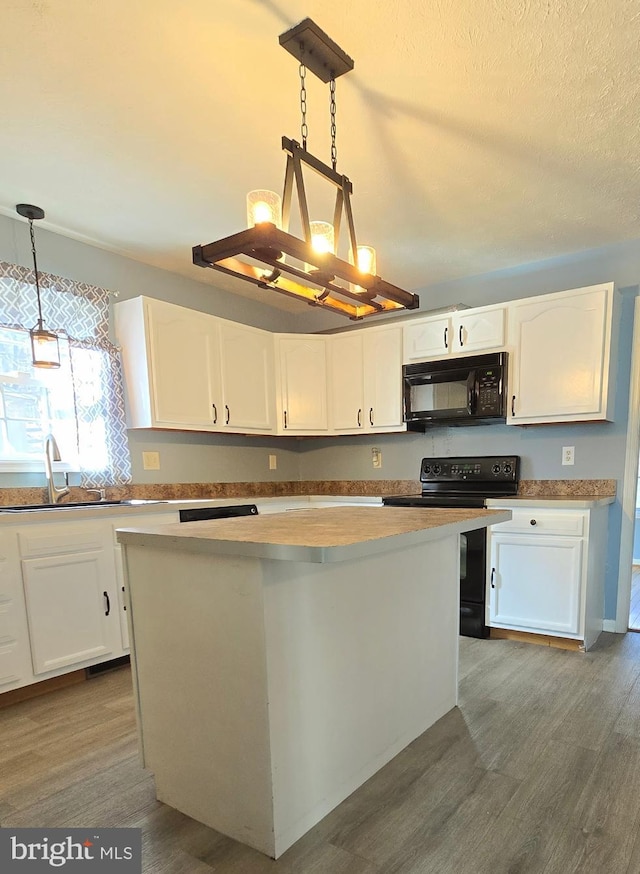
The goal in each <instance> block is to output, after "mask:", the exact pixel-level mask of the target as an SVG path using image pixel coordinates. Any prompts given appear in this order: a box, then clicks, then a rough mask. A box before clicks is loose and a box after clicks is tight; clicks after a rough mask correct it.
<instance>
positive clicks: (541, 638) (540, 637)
mask: <svg viewBox="0 0 640 874" xmlns="http://www.w3.org/2000/svg"><path fill="white" fill-rule="evenodd" d="M489 636H490V638H491V639H492V640H518V641H520V643H535V644H537V645H538V646H552V647H554V648H555V649H568V650H572V651H573V652H584V640H574V639H573V638H571V637H555V636H554V635H552V634H535V633H534V632H529V631H511V629H509V628H492V629H491V634H490V635H489Z"/></svg>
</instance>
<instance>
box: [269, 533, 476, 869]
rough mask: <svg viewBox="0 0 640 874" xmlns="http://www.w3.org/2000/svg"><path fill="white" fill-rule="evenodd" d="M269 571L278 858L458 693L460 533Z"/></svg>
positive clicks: (444, 709) (272, 563) (274, 563)
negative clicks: (335, 560)
mask: <svg viewBox="0 0 640 874" xmlns="http://www.w3.org/2000/svg"><path fill="white" fill-rule="evenodd" d="M265 581H266V586H265V602H264V603H265V628H266V644H267V664H268V680H269V719H270V727H271V758H272V767H273V795H274V823H275V844H276V858H277V857H278V856H279V855H280V854H281V853H283V852H284V851H285V850H286V849H287V847H289V846H290V845H291V844H292V843H293V842H294V841H296V840H297V839H298V838H299V837H300V836H301V835H303V834H304V833H305V832H306V831H307V830H308V829H309V828H311V827H312V826H313V825H314V824H315V823H316V822H318V821H319V820H320V819H322V817H324V816H325V815H326V814H327V813H328V812H329V811H330V810H332V809H333V808H334V807H335V806H336V805H337V804H339V803H340V802H341V801H342V800H343V799H344V798H346V797H347V796H348V795H350V794H351V792H353V791H354V790H355V789H356V788H357V787H358V786H360V785H362V783H364V781H365V780H367V779H368V778H369V777H370V776H371V775H372V774H374V773H375V772H376V771H377V770H379V769H380V768H381V767H382V766H383V765H384V764H386V762H388V761H389V760H390V759H392V758H393V757H394V756H395V755H396V754H397V753H398V752H400V750H402V749H403V748H404V747H405V746H407V744H409V743H410V742H411V741H412V740H414V739H415V738H416V737H418V736H419V735H420V734H422V732H424V731H425V730H426V729H427V728H429V726H431V725H432V724H433V723H434V722H435V721H436V720H438V719H439V718H440V717H441V716H443V715H444V714H445V713H447V712H448V711H449V710H450V709H451V708H452V707H453V706H454V705H455V704H456V701H457V662H458V624H459V588H460V586H459V545H458V535H457V534H456V535H453V536H451V535H449V536H447V537H446V538H444V539H441V540H437V541H432V542H428V543H424V544H422V545H418V546H413V547H409V548H403V549H400V550H392V551H389V552H386V553H382V554H380V553H378V554H376V555H373V556H370V557H368V558H364V559H357V560H353V561H344V562H338V563H332V564H324V565H320V564H313V565H312V564H308V563H298V562H278V561H265Z"/></svg>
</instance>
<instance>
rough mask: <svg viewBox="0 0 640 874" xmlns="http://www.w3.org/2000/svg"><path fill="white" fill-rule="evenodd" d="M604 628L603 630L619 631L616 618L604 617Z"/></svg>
mask: <svg viewBox="0 0 640 874" xmlns="http://www.w3.org/2000/svg"><path fill="white" fill-rule="evenodd" d="M602 630H603V631H618V629H617V627H616V620H615V619H603V621H602ZM618 633H620V632H618ZM622 633H624V632H622Z"/></svg>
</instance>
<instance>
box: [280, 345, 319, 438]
mask: <svg viewBox="0 0 640 874" xmlns="http://www.w3.org/2000/svg"><path fill="white" fill-rule="evenodd" d="M276 404H277V416H278V420H277V421H278V428H277V430H278V434H285V435H291V436H295V435H305V434H306V435H309V434H318V433H320V434H321V433H323V432H324V433H326V432H327V429H328V427H329V423H328V415H327V337H325V336H320V335H315V334H278V335H276Z"/></svg>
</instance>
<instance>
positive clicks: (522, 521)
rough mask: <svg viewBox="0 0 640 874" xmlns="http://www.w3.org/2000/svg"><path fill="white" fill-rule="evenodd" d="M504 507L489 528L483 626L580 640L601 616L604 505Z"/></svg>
mask: <svg viewBox="0 0 640 874" xmlns="http://www.w3.org/2000/svg"><path fill="white" fill-rule="evenodd" d="M505 506H507V508H508V509H511V510H512V513H513V516H512V519H511V520H510V521H509V522H503V523H501V524H499V525H494V526H493V528H492V529H490V534H489V537H490V544H491V546H490V550H489V567H488V573H487V579H488V584H487V585H488V589H489V591H488V598H487V603H488V617H487V624H488V625H490V626H492V627H494V628H505V629H511V630H514V631H524V632H535V633H538V634H545V635H551V636H557V637H567V638H573V639H577V640H580V641H584V645H585V648H586V649H588V648H589V647H591V646H592V645H593V644H594V643H595V641H596V639H597V637H598V635H599V634H600V632H601V631H602V623H603V616H604V564H605V543H606V520H607V517H606V507H594V508H593V509H580V510H571V509H559V510H555V509H546V508H540V507H539V506H531V507H522V506H519V507H518V508H517V509H514V507H513V505H510V506H508V505H505Z"/></svg>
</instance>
